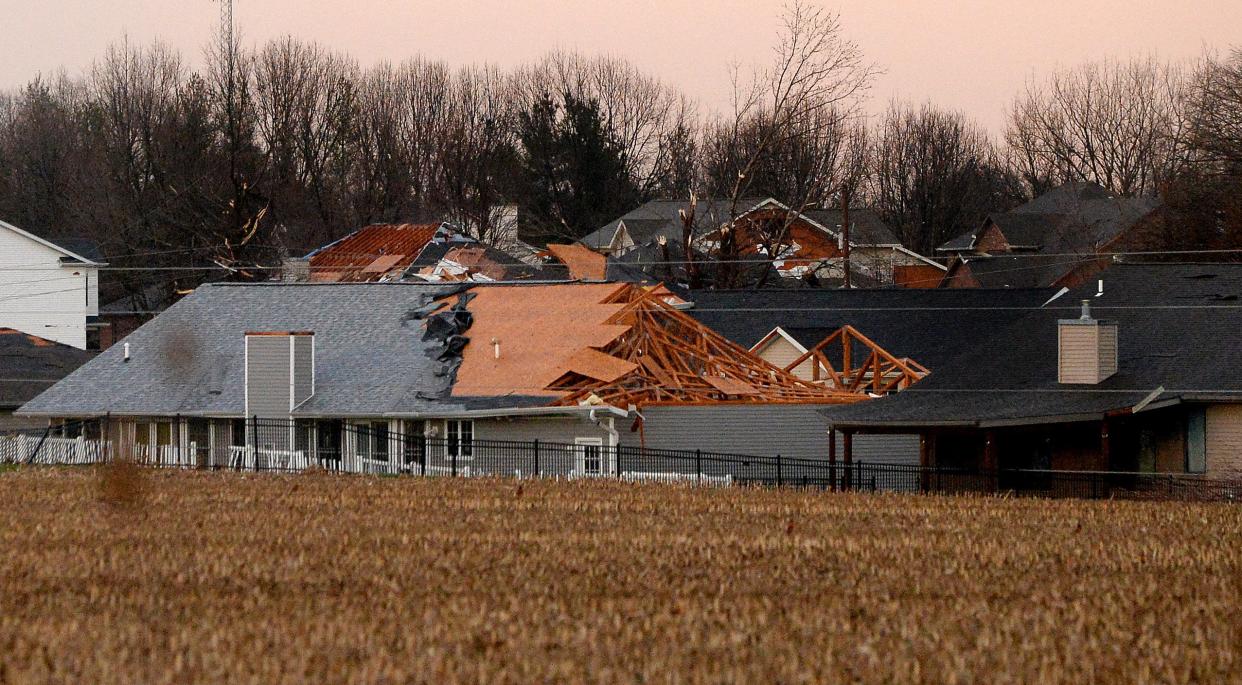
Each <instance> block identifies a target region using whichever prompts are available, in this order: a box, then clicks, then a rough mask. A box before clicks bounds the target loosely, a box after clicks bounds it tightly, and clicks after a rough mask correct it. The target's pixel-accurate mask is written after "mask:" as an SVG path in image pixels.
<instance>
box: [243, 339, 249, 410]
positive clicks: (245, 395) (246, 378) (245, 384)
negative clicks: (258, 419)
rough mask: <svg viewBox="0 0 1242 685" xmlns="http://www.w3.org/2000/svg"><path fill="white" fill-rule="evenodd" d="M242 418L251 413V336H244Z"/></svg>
mask: <svg viewBox="0 0 1242 685" xmlns="http://www.w3.org/2000/svg"><path fill="white" fill-rule="evenodd" d="M242 341H243V342H242V345H244V346H245V349H244V350H243V353H242V420H243V421H244V420H245V419H246V417H247V416H249V415H250V336H248V335H244V336H242Z"/></svg>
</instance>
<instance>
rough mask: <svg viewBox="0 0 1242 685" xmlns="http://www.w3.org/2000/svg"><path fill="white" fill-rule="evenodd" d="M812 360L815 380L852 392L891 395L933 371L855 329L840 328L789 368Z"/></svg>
mask: <svg viewBox="0 0 1242 685" xmlns="http://www.w3.org/2000/svg"><path fill="white" fill-rule="evenodd" d="M808 361H811V362H812V364H811V380H812V381H813V382H815V383H821V384H823V385H825V386H827V387H829V388H840V389H844V390H849V391H851V392H860V391H861V392H870V393H876V394H880V393H888V392H895V391H898V390H905V389H906V388H908V387H910V386H911V385H914V384H915V383H917V382H919V381H920V380H922V379H923V377H924V376H926V375H927V374H928V373H929V372H928V370H927V368H926V367H924V366H923V365H922V364H919V363H918V362H916V361H914V360H913V359H910V358H908V357H906V358H901V359H899V358H897V357H895V356H893V355H892V354H890V353H889V352H888V351H887V350H885V349H884V348H882V347H880V346H879V345H877V344H876V343H875V341H873V340H871V339H870V338H868V337H867V336H865V335H863V334H862V333H860V332H859V331H858V329H856V328H854V327H853V326H849V325H845V326H842V327H841V328H838V329H837V330H836V331H834V332H833V333H832V334H831V335H829V336H828V337H827V338H824V339H823V340H821V341H820V342H819V344H818V345H816V346H815V347H812V348H811V349H809V350H807V351H806V352H805V353H803V354H802V355H801V356H799V357H798V358H797V359H794V360H793V361H792V362H790V363H789V364H787V365H786V366H785V370H786V371H789V372H790V373H793V372H794V370H795V369H797V368H798V367H800V366H802V365H803V364H805V363H806V362H808Z"/></svg>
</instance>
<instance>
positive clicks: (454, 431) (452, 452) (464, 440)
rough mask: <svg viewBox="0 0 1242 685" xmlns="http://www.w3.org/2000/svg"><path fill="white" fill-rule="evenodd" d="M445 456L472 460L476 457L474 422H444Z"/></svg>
mask: <svg viewBox="0 0 1242 685" xmlns="http://www.w3.org/2000/svg"><path fill="white" fill-rule="evenodd" d="M444 438H445V442H444V449H445V452H444V455H445V456H447V457H458V458H460V459H470V458H472V457H473V456H474V421H457V420H451V419H450V420H448V421H445V422H444Z"/></svg>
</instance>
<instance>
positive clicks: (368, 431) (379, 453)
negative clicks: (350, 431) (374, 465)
mask: <svg viewBox="0 0 1242 685" xmlns="http://www.w3.org/2000/svg"><path fill="white" fill-rule="evenodd" d="M354 428H355V430H356V437H355V439H356V440H357V441H358V456H359V457H362V458H363V459H373V460H375V461H388V422H387V421H364V422H362V423H357V424H354Z"/></svg>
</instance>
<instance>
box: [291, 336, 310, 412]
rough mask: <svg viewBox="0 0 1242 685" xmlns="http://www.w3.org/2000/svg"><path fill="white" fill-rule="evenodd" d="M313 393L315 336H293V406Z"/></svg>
mask: <svg viewBox="0 0 1242 685" xmlns="http://www.w3.org/2000/svg"><path fill="white" fill-rule="evenodd" d="M314 393H315V338H314V336H310V335H295V336H293V406H295V407H296V406H298V405H299V404H301V403H303V402H305V401H306V400H307V399H308V398H309V397H310V396H311V395H313V394H314Z"/></svg>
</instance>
